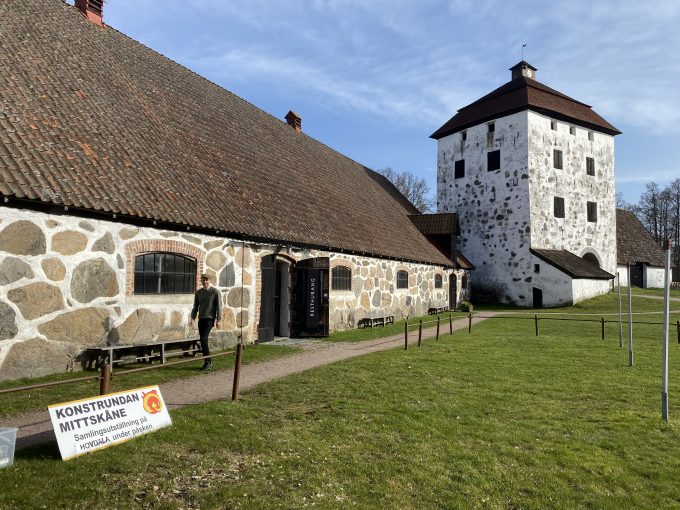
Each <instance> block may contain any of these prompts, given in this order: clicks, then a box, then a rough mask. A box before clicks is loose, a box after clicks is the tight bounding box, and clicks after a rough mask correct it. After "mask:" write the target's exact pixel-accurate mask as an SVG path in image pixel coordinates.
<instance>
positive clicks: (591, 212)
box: [586, 202, 597, 223]
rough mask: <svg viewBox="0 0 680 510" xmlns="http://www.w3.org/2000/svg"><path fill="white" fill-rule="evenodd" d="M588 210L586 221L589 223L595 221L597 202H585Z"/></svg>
mask: <svg viewBox="0 0 680 510" xmlns="http://www.w3.org/2000/svg"><path fill="white" fill-rule="evenodd" d="M586 207H587V212H588V221H589V222H591V223H596V222H597V202H587V203H586Z"/></svg>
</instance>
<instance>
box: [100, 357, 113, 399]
mask: <svg viewBox="0 0 680 510" xmlns="http://www.w3.org/2000/svg"><path fill="white" fill-rule="evenodd" d="M110 382H111V365H109V364H108V363H103V364H102V370H101V375H100V377H99V394H100V395H106V394H107V393H108V392H109V384H110Z"/></svg>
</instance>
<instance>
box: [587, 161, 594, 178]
mask: <svg viewBox="0 0 680 510" xmlns="http://www.w3.org/2000/svg"><path fill="white" fill-rule="evenodd" d="M586 174H588V175H595V158H586Z"/></svg>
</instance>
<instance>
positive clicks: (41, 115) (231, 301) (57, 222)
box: [0, 0, 472, 380]
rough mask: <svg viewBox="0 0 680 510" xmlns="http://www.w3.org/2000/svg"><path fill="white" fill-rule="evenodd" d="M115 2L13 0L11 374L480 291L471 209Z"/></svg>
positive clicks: (7, 206) (8, 252)
mask: <svg viewBox="0 0 680 510" xmlns="http://www.w3.org/2000/svg"><path fill="white" fill-rule="evenodd" d="M102 15H103V12H102V2H101V1H87V0H78V1H77V2H76V6H70V5H68V4H66V3H64V2H62V1H61V0H31V1H30V2H26V1H25V0H3V2H0V47H1V48H2V52H0V69H2V72H0V101H1V103H0V380H3V379H13V378H18V377H32V376H39V375H43V374H47V373H53V372H59V371H64V370H69V369H77V368H79V367H80V366H82V365H83V363H84V362H85V360H84V356H83V351H84V349H86V348H87V347H91V346H101V345H106V344H126V343H136V342H144V341H150V340H155V339H172V338H186V337H187V336H193V335H195V331H192V330H191V329H190V328H189V326H188V320H189V312H190V309H191V305H192V301H193V292H194V290H195V288H196V287H197V284H198V278H199V275H200V274H201V273H203V272H208V273H211V274H212V275H213V281H214V282H215V284H216V286H217V287H218V288H219V289H220V291H221V292H222V295H223V302H224V311H223V329H222V330H220V331H215V330H214V338H213V341H214V343H215V344H216V345H217V346H226V345H232V344H233V343H235V342H236V341H237V340H238V338H239V336H241V337H242V338H243V340H244V341H246V342H256V341H268V340H271V339H272V338H274V337H275V336H288V335H320V336H323V335H327V334H328V332H329V331H332V330H337V329H344V328H353V327H356V326H357V323H358V321H359V320H361V319H362V318H364V317H370V316H384V315H394V316H395V317H396V318H397V319H399V318H404V317H409V316H414V315H421V314H424V313H426V312H427V311H428V309H429V308H431V307H442V306H455V305H456V304H457V302H458V301H459V300H461V299H462V298H465V297H467V292H468V285H469V281H470V279H469V277H468V271H469V270H470V269H472V265H471V264H470V263H469V262H467V260H466V259H465V258H464V257H463V256H462V255H461V254H460V253H459V252H458V251H457V249H456V245H455V240H456V235H457V234H458V221H457V217H456V215H455V214H453V213H442V214H436V215H429V216H427V215H420V214H419V212H418V211H417V210H416V209H415V208H414V207H413V206H412V205H411V204H410V203H409V202H408V201H407V200H406V199H405V198H404V197H403V196H402V195H401V194H400V193H399V192H398V191H397V190H396V189H395V188H394V187H393V186H392V185H391V184H390V183H389V182H388V181H387V180H386V179H385V178H383V177H382V176H380V175H379V174H377V173H375V172H373V171H372V170H370V169H368V168H366V167H364V166H362V165H361V164H359V163H357V162H355V161H352V160H350V159H349V158H347V157H345V156H343V155H342V154H339V153H337V152H335V151H333V150H332V149H330V148H328V147H327V146H326V145H324V144H322V143H319V142H317V141H316V140H314V139H313V138H311V137H309V136H307V135H306V134H304V133H303V132H302V130H301V119H300V117H299V116H298V115H296V114H294V113H293V112H289V114H288V115H287V117H286V120H287V122H284V121H282V120H278V119H276V118H274V117H272V116H270V115H269V114H267V113H265V112H263V111H262V110H260V109H258V108H256V107H255V106H253V105H251V104H249V103H247V102H246V101H244V100H243V99H241V98H239V97H237V96H235V95H233V94H231V93H230V92H228V91H227V90H224V89H223V88H221V87H219V86H217V85H215V84H214V83H211V82H209V81H208V80H206V79H204V78H202V77H200V76H198V75H197V74H195V73H193V72H191V71H189V70H187V69H185V68H183V67H182V66H180V65H178V64H176V63H175V62H172V61H171V60H169V59H167V58H165V57H163V56H162V55H159V54H158V53H156V52H154V51H152V50H151V49H149V48H147V47H145V46H143V45H142V44H139V43H138V42H136V41H134V40H132V39H130V38H128V37H126V36H125V35H123V34H122V33H120V32H118V31H116V30H114V29H112V28H110V27H108V26H106V24H105V23H103V21H102Z"/></svg>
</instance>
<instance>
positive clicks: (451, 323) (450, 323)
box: [449, 314, 453, 335]
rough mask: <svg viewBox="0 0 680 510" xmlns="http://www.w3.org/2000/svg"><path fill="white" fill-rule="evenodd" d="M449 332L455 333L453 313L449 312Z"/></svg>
mask: <svg viewBox="0 0 680 510" xmlns="http://www.w3.org/2000/svg"><path fill="white" fill-rule="evenodd" d="M449 333H450V334H451V335H453V319H452V318H451V314H449Z"/></svg>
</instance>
